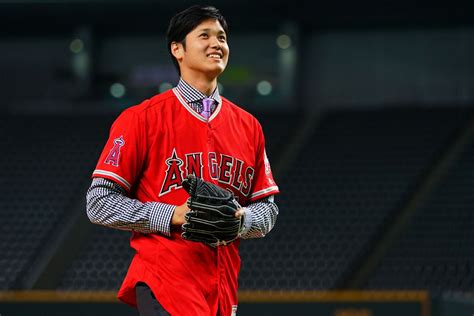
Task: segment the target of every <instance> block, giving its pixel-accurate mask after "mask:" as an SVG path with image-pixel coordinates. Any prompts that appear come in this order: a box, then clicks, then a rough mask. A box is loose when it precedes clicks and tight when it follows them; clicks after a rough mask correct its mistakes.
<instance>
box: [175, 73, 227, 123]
mask: <svg viewBox="0 0 474 316" xmlns="http://www.w3.org/2000/svg"><path fill="white" fill-rule="evenodd" d="M173 92H174V94H175V95H176V97H177V98H178V100H179V102H181V104H182V105H183V106H184V107H185V108H186V110H188V111H189V112H190V113H191V114H192V115H193V116H194V117H196V118H197V119H199V120H200V121H202V122H205V123H207V122H210V121H212V120H213V119H214V118H215V117H216V116H217V114H219V112H220V110H221V107H222V98H221V96H220V94H219V88H218V87H216V89H215V90H214V92H212V93H211V95H210V96H209V97H210V98H213V99H214V100H215V101H216V107H215V109H214V110H213V112H212V115H211V116H210V117H209V120H206V119H205V118H204V117H202V116H201V114H199V113H198V112H197V108H196V104H197V103H199V102H201V100H202V99H204V98H208V96H206V95H205V94H204V93H202V92H201V91H199V90H197V89H196V88H194V87H192V86H191V85H190V84H188V83H187V82H186V81H184V80H183V79H182V78H180V79H179V82H178V85H177V86H176V87H174V88H173Z"/></svg>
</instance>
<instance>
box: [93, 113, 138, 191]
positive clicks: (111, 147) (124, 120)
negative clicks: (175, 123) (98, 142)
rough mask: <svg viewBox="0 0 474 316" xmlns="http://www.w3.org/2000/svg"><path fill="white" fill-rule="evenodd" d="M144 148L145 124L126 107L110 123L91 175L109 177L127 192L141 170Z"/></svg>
mask: <svg viewBox="0 0 474 316" xmlns="http://www.w3.org/2000/svg"><path fill="white" fill-rule="evenodd" d="M146 148H147V146H146V131H145V124H144V123H143V122H141V120H140V118H139V116H138V114H136V113H135V112H133V111H131V110H125V111H124V112H122V114H121V115H120V116H119V117H118V118H117V119H116V120H115V122H114V123H113V124H112V128H111V129H110V134H109V139H108V140H107V143H106V144H105V147H104V149H103V151H102V154H101V155H100V158H99V161H98V163H97V166H96V168H95V170H94V172H93V174H92V177H101V178H106V179H109V180H112V181H114V182H116V183H117V184H119V185H120V186H122V187H123V188H124V189H125V190H127V191H130V188H131V186H132V185H133V183H134V181H135V179H136V177H137V175H138V174H139V173H140V171H141V169H142V166H143V162H144V157H145V154H146Z"/></svg>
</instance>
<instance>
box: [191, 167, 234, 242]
mask: <svg viewBox="0 0 474 316" xmlns="http://www.w3.org/2000/svg"><path fill="white" fill-rule="evenodd" d="M183 188H184V189H185V190H186V191H187V192H188V193H189V195H190V197H189V199H188V207H189V208H190V209H191V211H189V212H188V213H187V214H186V215H185V219H186V222H185V223H184V224H183V225H182V228H183V233H182V237H183V238H184V239H187V240H191V241H197V242H203V243H205V244H208V245H210V246H212V247H217V246H220V245H224V246H225V245H227V244H229V243H231V242H233V241H234V240H236V239H237V238H239V235H240V232H241V229H242V223H243V217H241V218H237V217H235V212H237V210H238V209H239V208H240V205H239V203H237V201H236V200H235V198H234V194H233V193H232V192H230V191H227V190H225V189H223V188H220V187H218V186H216V185H215V184H212V183H210V182H206V181H204V180H202V179H200V178H196V176H194V175H192V174H191V175H188V177H187V178H186V179H185V180H184V181H183Z"/></svg>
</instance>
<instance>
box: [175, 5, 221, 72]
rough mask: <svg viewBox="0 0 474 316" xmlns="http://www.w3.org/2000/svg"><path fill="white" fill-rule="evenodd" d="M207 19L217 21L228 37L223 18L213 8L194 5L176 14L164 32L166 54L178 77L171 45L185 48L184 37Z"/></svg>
mask: <svg viewBox="0 0 474 316" xmlns="http://www.w3.org/2000/svg"><path fill="white" fill-rule="evenodd" d="M208 19H215V20H217V21H219V23H220V24H221V26H222V28H223V29H224V31H225V33H226V35H227V36H229V28H228V26H227V22H226V20H225V18H224V16H223V15H222V14H221V13H220V12H219V10H217V9H216V8H215V7H213V6H203V5H194V6H192V7H189V8H187V9H186V10H183V11H181V12H179V13H177V14H176V15H175V16H173V17H172V18H171V20H170V24H169V26H168V31H167V32H166V40H167V44H168V52H169V54H170V55H171V59H172V60H173V63H174V65H175V67H176V69H177V70H178V74H179V75H181V71H180V70H179V64H178V61H177V60H176V58H175V57H174V56H173V54H172V53H171V43H173V42H177V43H181V44H183V47H184V48H186V43H185V39H186V35H188V34H189V33H190V32H191V31H192V30H194V29H195V28H196V27H197V26H198V25H199V24H201V23H202V22H203V21H205V20H208Z"/></svg>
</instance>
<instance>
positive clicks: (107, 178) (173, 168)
mask: <svg viewBox="0 0 474 316" xmlns="http://www.w3.org/2000/svg"><path fill="white" fill-rule="evenodd" d="M227 37H228V27H227V23H226V21H225V19H224V17H223V16H222V15H221V14H220V12H219V11H218V10H217V9H216V8H214V7H206V6H192V7H190V8H188V9H186V10H184V11H182V12H179V13H178V14H176V15H175V16H174V17H173V18H172V19H171V21H170V24H169V28H168V33H167V38H168V49H169V52H170V55H171V58H172V60H173V63H174V64H175V66H176V68H177V70H178V72H179V74H180V77H181V78H180V80H179V82H178V84H177V86H176V87H174V88H173V89H172V90H169V91H167V92H164V93H161V94H159V95H156V96H153V97H152V98H150V99H147V100H145V101H143V102H142V103H141V104H139V105H136V106H132V107H130V108H128V109H126V110H125V111H124V112H122V113H121V115H120V116H119V117H118V118H117V119H116V121H115V122H114V124H113V125H112V128H111V130H110V135H109V139H108V141H107V143H106V145H105V147H104V150H103V152H102V155H101V156H100V158H99V161H98V163H97V166H96V169H95V170H94V172H93V175H92V177H93V179H92V184H91V186H90V188H89V190H88V192H87V214H88V216H89V218H90V220H91V221H92V222H93V223H95V224H100V225H104V226H108V227H111V228H116V229H122V230H129V231H132V238H131V241H130V245H131V247H132V248H133V249H134V250H135V251H136V252H135V255H134V257H133V260H132V262H131V264H130V267H129V270H128V272H127V275H126V277H125V280H124V281H123V283H122V287H121V289H120V291H119V293H118V297H119V299H120V300H122V301H123V302H125V303H127V304H130V305H132V306H136V307H137V308H138V310H139V312H140V314H141V315H180V316H182V315H193V316H196V315H203V316H216V315H220V316H231V315H236V313H237V287H238V274H239V270H240V257H239V250H238V247H239V243H240V239H241V238H242V239H250V238H261V237H264V236H265V235H266V234H267V233H268V232H269V231H270V230H271V229H272V228H273V226H274V224H275V221H276V218H277V215H278V207H277V206H276V204H275V203H274V199H273V196H274V195H275V194H277V193H278V192H279V190H278V187H277V185H276V183H275V182H274V180H273V176H272V172H271V168H270V163H269V161H268V158H267V156H266V153H265V140H264V136H263V132H262V128H261V126H260V124H259V123H258V121H257V120H256V119H255V118H254V117H253V116H252V115H251V114H249V113H247V112H246V111H244V110H242V109H241V108H239V107H238V106H237V105H235V104H233V103H232V102H230V101H229V100H227V99H226V98H224V97H222V96H221V95H220V94H219V90H218V88H217V78H218V76H219V75H220V74H221V73H222V72H223V71H224V70H225V68H226V65H227V61H228V58H229V46H228V43H227ZM190 174H194V175H195V176H196V177H198V178H202V179H204V180H205V181H208V182H211V183H213V184H215V185H217V186H219V187H222V188H224V189H226V190H229V191H231V192H232V193H233V194H234V196H235V199H236V200H237V201H238V202H239V204H240V205H241V206H242V207H241V208H239V210H238V211H237V212H236V215H235V216H236V217H239V218H241V223H242V227H241V230H240V231H239V236H240V238H238V239H237V240H235V241H233V242H231V243H229V244H226V245H219V246H216V247H213V246H210V245H209V244H206V243H205V242H196V241H191V240H187V239H185V238H183V235H182V232H183V229H182V225H183V224H184V223H185V222H186V218H185V215H186V214H187V213H188V212H189V208H188V204H187V200H188V198H189V195H188V193H187V192H186V191H185V190H184V189H183V186H182V183H183V180H184V179H186V177H187V175H190Z"/></svg>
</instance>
